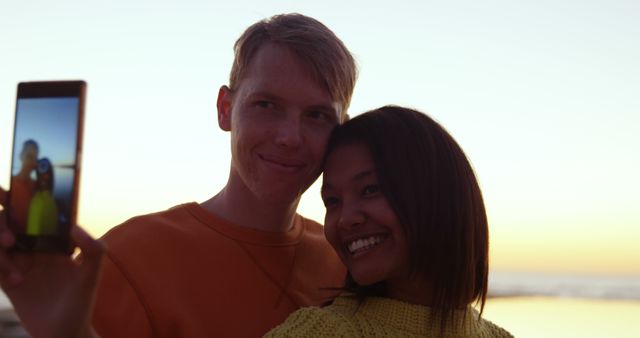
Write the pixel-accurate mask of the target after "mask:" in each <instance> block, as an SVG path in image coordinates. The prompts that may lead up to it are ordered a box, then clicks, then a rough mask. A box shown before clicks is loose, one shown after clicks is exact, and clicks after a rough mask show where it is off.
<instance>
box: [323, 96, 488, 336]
mask: <svg viewBox="0 0 640 338" xmlns="http://www.w3.org/2000/svg"><path fill="white" fill-rule="evenodd" d="M349 144H362V145H364V146H366V147H367V148H368V149H369V151H370V152H371V156H372V158H373V162H374V165H375V169H376V171H377V177H378V183H379V184H380V189H381V191H382V193H383V194H384V195H385V197H386V199H387V201H388V203H389V205H390V206H391V208H392V209H393V211H394V212H395V214H396V216H397V217H398V220H399V222H400V224H401V225H402V227H403V229H404V232H405V235H406V237H407V242H408V243H409V257H410V266H411V267H412V273H413V274H414V275H416V276H418V275H419V276H422V277H425V278H426V279H427V280H428V281H429V283H430V284H429V286H428V287H431V288H432V290H430V291H431V293H432V294H433V299H432V303H431V304H430V306H432V307H433V309H434V311H436V313H437V314H438V315H439V318H440V320H441V325H442V326H441V328H443V329H444V327H445V325H446V324H448V323H449V321H450V320H452V319H454V318H453V317H454V314H455V312H454V311H455V310H457V309H460V308H464V307H466V305H468V304H471V303H474V302H476V303H477V304H479V305H480V313H482V310H483V309H484V303H485V300H486V295H487V275H488V250H489V241H488V227H487V216H486V212H485V208H484V203H483V200H482V194H481V192H480V188H479V186H478V182H477V180H476V177H475V174H474V172H473V169H472V167H471V165H470V163H469V161H468V160H467V157H466V156H465V154H464V152H463V151H462V149H461V148H460V146H459V145H458V144H457V143H456V141H455V140H454V139H453V138H452V137H451V135H449V133H447V131H446V130H445V129H444V128H443V127H442V126H440V125H439V124H438V123H437V122H435V121H434V120H433V119H431V118H430V117H428V116H427V115H425V114H423V113H420V112H418V111H415V110H412V109H408V108H403V107H398V106H385V107H382V108H379V109H375V110H372V111H369V112H367V113H364V114H362V115H359V116H357V117H355V118H353V119H351V120H350V121H348V122H346V123H345V124H343V125H342V126H340V127H338V128H336V129H335V130H334V131H333V133H332V136H331V139H330V141H329V144H328V147H327V155H328V154H330V153H331V152H332V151H333V150H335V149H336V148H338V147H340V146H344V145H349ZM425 287H427V286H425ZM345 289H346V290H347V291H350V292H353V293H355V294H356V296H357V297H358V299H359V300H360V301H362V300H364V298H366V297H368V296H382V297H384V296H386V291H385V285H384V282H381V283H378V284H375V285H368V286H363V285H358V284H357V283H356V282H355V281H354V280H353V278H351V275H348V276H347V282H346V285H345ZM435 317H438V316H435ZM435 317H434V318H435Z"/></svg>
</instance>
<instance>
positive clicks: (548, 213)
mask: <svg viewBox="0 0 640 338" xmlns="http://www.w3.org/2000/svg"><path fill="white" fill-rule="evenodd" d="M284 12H300V13H303V14H306V15H309V16H313V17H315V18H317V19H319V20H320V21H322V22H323V23H324V24H326V25H327V26H328V27H329V28H331V29H332V30H333V31H334V32H335V33H336V34H337V35H338V36H339V37H340V38H341V39H342V40H343V41H344V42H345V44H346V45H347V46H348V48H349V49H350V50H351V51H352V52H353V54H354V55H355V57H356V60H357V62H358V64H359V66H360V75H359V79H358V83H357V86H356V90H355V93H354V96H353V100H352V104H351V108H350V114H351V115H357V114H359V113H361V112H364V111H366V110H369V109H372V108H376V107H378V106H381V105H385V104H390V103H393V104H399V105H405V106H410V107H413V108H417V109H419V110H421V111H424V112H427V113H429V114H430V115H431V116H432V117H434V118H435V119H436V120H438V121H440V122H441V123H442V124H443V125H444V126H445V127H446V128H447V129H448V130H449V131H450V132H451V133H452V134H453V136H454V137H455V138H456V139H457V140H458V142H459V143H460V144H461V146H462V148H463V149H465V151H466V153H467V155H468V157H469V158H470V160H471V162H472V163H473V164H474V167H475V170H476V173H477V175H478V178H479V180H480V183H481V187H482V189H483V192H484V197H485V201H486V206H487V210H488V214H489V221H490V227H491V285H490V293H491V296H492V298H491V299H490V300H489V302H488V304H487V306H486V309H485V317H486V318H488V319H490V320H492V321H494V322H496V323H498V324H500V325H502V326H504V327H505V328H507V329H509V330H510V331H511V332H512V333H514V334H515V335H516V336H517V337H540V336H544V337H568V336H575V337H578V336H579V337H601V336H605V335H610V336H621V337H627V336H628V337H633V336H640V323H639V322H638V320H637V318H638V317H640V246H639V245H638V243H639V242H640V208H639V206H638V205H639V202H640V177H639V175H638V171H639V170H638V169H639V168H640V150H639V148H640V133H639V132H638V131H639V130H640V94H639V93H640V43H639V42H640V20H638V18H640V2H638V1H635V0H627V1H623V0H610V1H605V0H583V1H577V0H575V1H574V0H555V1H550V0H539V1H507V0H496V1H482V2H479V1H471V0H468V1H447V2H441V1H403V0H398V1H392V2H389V1H380V2H376V1H371V0H369V1H337V0H335V1H334V0H327V1H321V2H317V1H315V2H311V1H309V2H303V1H242V0H239V1H234V2H233V3H231V2H225V3H222V2H216V1H191V0H188V1H180V2H178V1H162V0H155V1H144V0H127V1H124V0H112V1H92V0H84V1H80V0H58V1H55V2H51V1H44V0H28V1H4V2H2V4H0V46H1V47H0V155H1V158H0V186H2V187H4V188H7V187H8V184H9V178H10V158H11V141H12V136H13V114H14V109H15V96H16V86H17V84H18V82H20V81H35V80H61V79H83V80H85V81H87V82H88V85H89V87H88V97H87V107H86V120H85V121H86V122H85V138H84V154H83V161H82V164H83V172H82V178H81V180H82V184H81V189H80V198H81V200H80V213H79V221H80V223H81V224H82V225H84V226H85V227H86V228H88V229H89V231H90V232H91V233H92V234H94V235H96V236H100V235H101V234H103V233H104V232H106V231H107V230H108V229H110V228H111V227H113V226H115V225H117V224H119V223H121V222H123V221H124V220H126V219H128V218H129V217H132V216H134V215H138V214H142V213H148V212H153V211H159V210H164V209H166V208H169V207H171V206H173V205H176V204H180V203H185V202H190V201H198V202H202V201H204V200H206V199H208V198H209V197H211V196H212V195H213V194H215V193H216V192H217V191H218V190H219V189H220V188H221V187H222V186H223V185H224V184H225V182H226V178H227V175H228V168H229V160H230V159H229V153H230V151H229V141H228V134H226V133H224V132H223V131H221V130H219V128H218V127H217V122H216V121H217V120H216V109H215V101H216V96H217V92H218V88H219V86H220V85H223V84H227V83H228V76H229V70H230V68H231V62H232V59H233V51H232V46H233V43H234V42H235V39H237V37H238V36H239V35H240V34H241V33H242V31H243V30H244V29H245V28H246V27H248V26H249V25H250V24H252V23H254V22H255V21H257V20H260V19H262V18H265V17H268V16H271V15H273V14H278V13H284ZM299 211H300V212H301V213H302V214H303V215H306V216H308V217H310V218H313V219H315V220H317V221H319V222H322V220H323V217H324V210H323V207H322V202H321V200H320V198H319V185H318V184H316V185H314V186H313V187H312V188H311V189H310V190H309V191H308V192H307V193H306V194H305V196H304V199H303V201H302V203H301V205H300V208H299ZM0 308H10V304H9V303H8V301H6V299H4V298H2V297H1V296H0ZM4 313H5V314H6V318H11V316H10V314H9V313H10V312H8V311H5V312H4ZM0 318H1V316H0ZM9 321H10V320H9V319H7V320H6V321H5V324H3V325H5V329H6V330H5V332H9V331H8V330H9V328H8V327H9V326H11V325H13V324H11V323H9ZM0 330H2V326H0ZM2 332H3V331H0V336H1V335H2V334H3V333H2ZM4 335H5V336H8V335H9V333H4Z"/></svg>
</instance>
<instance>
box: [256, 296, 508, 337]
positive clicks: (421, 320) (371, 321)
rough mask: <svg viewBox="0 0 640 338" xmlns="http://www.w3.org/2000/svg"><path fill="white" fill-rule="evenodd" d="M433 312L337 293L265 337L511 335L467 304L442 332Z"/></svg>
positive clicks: (386, 300)
mask: <svg viewBox="0 0 640 338" xmlns="http://www.w3.org/2000/svg"><path fill="white" fill-rule="evenodd" d="M463 315H466V316H464V317H463ZM434 316H435V315H434V314H433V312H432V310H431V309H430V308H429V307H426V306H421V305H414V304H409V303H404V302H401V301H397V300H394V299H389V298H379V297H369V298H367V299H366V300H365V301H364V302H363V303H362V304H358V302H357V300H356V298H355V297H353V296H350V295H349V296H340V297H338V298H336V300H335V301H334V302H333V304H331V305H329V306H327V307H324V308H318V307H307V308H303V309H300V310H298V311H296V312H294V313H293V314H292V315H291V316H289V318H288V319H287V320H286V321H285V322H284V323H283V324H281V325H279V326H277V327H276V328H274V329H273V330H271V331H270V332H269V333H267V335H266V337H443V336H444V337H513V335H511V334H510V333H509V332H507V331H506V330H504V329H502V328H501V327H499V326H497V325H495V324H493V323H491V322H490V321H488V320H485V319H478V312H477V311H476V310H475V309H473V308H471V307H469V308H468V309H467V310H466V313H465V311H462V310H461V311H458V312H456V318H457V319H456V320H455V323H454V324H453V325H450V326H447V328H446V329H445V330H444V331H443V332H441V330H440V327H439V324H438V323H439V317H434Z"/></svg>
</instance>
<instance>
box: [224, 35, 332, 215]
mask: <svg viewBox="0 0 640 338" xmlns="http://www.w3.org/2000/svg"><path fill="white" fill-rule="evenodd" d="M341 110H342V107H341V105H340V104H339V103H338V102H337V101H335V100H333V99H332V98H331V95H330V94H329V92H328V91H327V90H326V89H325V88H324V87H323V86H322V85H321V84H320V83H318V81H317V80H315V79H314V78H313V77H312V76H311V75H310V73H309V72H308V70H307V68H306V66H305V65H304V63H302V62H301V61H300V60H299V59H298V57H297V56H296V55H295V54H293V53H292V52H291V51H290V50H289V49H287V48H285V47H282V46H279V45H275V44H265V45H263V46H262V47H261V48H260V50H259V51H258V52H257V53H256V55H255V56H254V58H253V60H252V61H251V64H250V65H249V68H248V69H247V71H246V73H245V76H244V78H243V79H242V80H241V81H240V83H239V85H238V88H237V89H236V90H235V91H233V92H231V91H230V90H229V89H228V88H226V87H223V88H222V89H221V90H220V95H219V97H218V118H219V124H220V127H221V128H222V129H223V130H227V131H231V154H232V164H231V175H230V180H229V183H228V185H227V188H228V189H235V191H236V192H241V193H245V194H247V198H252V197H253V198H257V199H259V200H263V201H268V202H272V203H278V204H291V203H294V202H297V199H298V198H299V197H300V195H301V194H302V193H303V192H304V191H305V190H306V189H307V188H308V187H309V186H310V185H311V184H312V183H313V181H315V179H316V178H317V177H318V175H319V174H320V171H321V164H322V163H321V162H322V159H323V156H324V151H325V147H326V144H327V141H328V138H329V134H330V133H331V130H332V129H333V127H334V126H336V125H337V124H338V121H339V116H340V114H341ZM251 195H252V196H251Z"/></svg>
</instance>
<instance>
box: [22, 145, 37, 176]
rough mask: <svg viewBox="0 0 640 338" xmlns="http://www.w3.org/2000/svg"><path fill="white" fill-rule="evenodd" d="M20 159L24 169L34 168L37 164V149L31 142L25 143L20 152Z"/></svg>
mask: <svg viewBox="0 0 640 338" xmlns="http://www.w3.org/2000/svg"><path fill="white" fill-rule="evenodd" d="M20 160H21V161H22V167H23V168H24V169H26V170H27V171H31V170H34V169H35V168H36V167H37V166H38V149H37V148H36V147H35V146H33V145H32V144H26V145H25V146H24V148H23V149H22V153H21V154H20Z"/></svg>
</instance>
